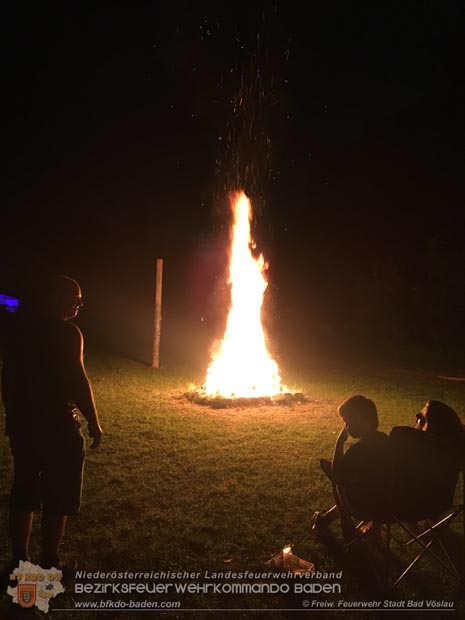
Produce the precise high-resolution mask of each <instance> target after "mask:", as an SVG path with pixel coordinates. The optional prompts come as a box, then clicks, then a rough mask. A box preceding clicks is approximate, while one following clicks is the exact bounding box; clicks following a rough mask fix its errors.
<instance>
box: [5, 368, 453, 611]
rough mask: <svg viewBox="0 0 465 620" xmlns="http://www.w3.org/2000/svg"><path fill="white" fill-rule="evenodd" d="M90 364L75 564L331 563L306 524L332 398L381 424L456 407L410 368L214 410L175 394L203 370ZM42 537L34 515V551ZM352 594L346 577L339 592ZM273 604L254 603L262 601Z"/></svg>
mask: <svg viewBox="0 0 465 620" xmlns="http://www.w3.org/2000/svg"><path fill="white" fill-rule="evenodd" d="M87 366H88V373H89V376H90V378H91V380H92V383H93V386H94V391H95V395H96V400H97V403H98V406H99V410H100V415H101V418H102V424H103V427H104V431H105V436H104V441H103V442H102V445H101V447H100V448H99V450H97V451H95V452H94V451H90V450H89V451H88V458H87V463H86V478H85V488H84V501H83V505H82V509H81V513H80V514H79V515H78V516H77V517H74V518H72V519H71V520H70V523H69V527H68V532H67V535H66V538H65V543H64V545H63V556H64V559H65V561H68V562H69V563H70V564H71V563H72V562H73V561H74V560H77V562H78V565H79V568H80V569H82V570H92V571H95V570H118V569H119V570H134V571H136V570H141V569H145V570H147V569H149V570H155V569H156V570H158V569H160V568H162V569H186V570H189V571H194V572H196V571H199V572H203V571H205V570H208V571H215V570H216V571H226V570H239V571H241V570H252V571H257V570H259V571H262V570H263V569H264V562H265V561H266V560H267V559H269V558H270V557H271V556H272V555H274V554H275V553H276V552H278V551H279V550H280V549H281V548H282V547H283V546H284V545H285V544H287V543H291V544H293V545H294V552H295V553H296V554H297V555H300V556H301V557H303V558H305V559H307V560H310V561H312V562H314V563H315V564H316V566H317V568H318V569H319V570H337V569H338V566H337V563H336V562H335V559H334V557H332V556H331V555H330V554H329V553H328V552H327V550H326V548H325V547H324V546H323V545H322V544H321V543H320V542H319V541H318V540H317V539H316V538H315V537H314V536H313V535H312V533H311V531H310V523H311V516H312V513H313V511H314V510H316V509H320V508H325V507H328V506H329V505H330V504H331V493H330V488H329V486H328V484H327V482H326V480H325V478H324V475H323V474H322V472H320V470H319V467H318V459H319V458H320V457H323V456H325V457H330V456H331V452H332V449H333V445H334V441H335V438H336V435H337V433H338V431H339V429H340V426H341V424H340V420H339V418H338V415H337V413H336V408H337V405H338V404H339V403H340V402H341V401H342V400H343V399H344V398H346V397H348V396H350V395H352V394H355V393H361V394H364V395H366V396H368V397H370V398H373V399H374V400H375V402H376V403H377V405H378V410H379V415H380V423H381V424H380V429H381V430H385V431H389V429H390V428H391V427H392V426H393V425H396V424H406V425H412V424H413V422H414V416H415V413H416V411H418V410H419V409H420V408H421V406H422V404H423V403H424V402H425V401H426V400H427V399H429V398H436V399H440V400H444V401H445V402H447V403H448V404H450V405H451V406H452V407H454V408H455V409H456V410H457V411H459V412H463V411H464V410H465V394H464V392H463V386H461V385H460V384H456V383H451V382H445V381H441V380H438V379H436V378H434V377H428V376H421V375H418V374H416V375H415V374H405V373H395V372H390V373H387V372H381V371H376V372H375V371H372V372H371V373H369V374H367V372H366V370H365V371H363V377H362V372H361V371H360V375H358V374H357V371H356V370H354V369H353V370H352V373H353V374H349V373H348V372H347V371H345V372H342V371H336V370H333V371H331V372H329V371H327V372H325V373H323V372H321V371H320V372H317V371H315V370H313V371H311V372H310V371H309V372H308V374H307V375H306V376H305V377H300V378H299V379H298V380H297V381H296V380H294V381H292V377H285V380H286V382H287V383H288V384H289V385H291V386H292V387H295V388H297V389H299V390H301V391H303V392H304V393H305V394H306V396H308V397H309V398H310V401H309V402H307V403H300V404H296V405H294V406H290V407H273V406H266V405H264V406H261V407H254V408H246V407H242V408H237V409H225V410H212V409H208V408H205V407H202V406H200V405H196V404H193V403H190V402H188V401H187V400H185V398H184V397H183V394H184V392H186V391H187V390H188V389H189V387H190V386H191V385H192V384H197V385H200V383H201V382H202V379H203V376H202V375H201V374H195V373H191V374H189V373H188V372H186V371H182V372H176V371H175V370H172V369H161V370H159V371H156V370H152V369H151V368H149V367H146V366H144V365H142V364H138V363H135V362H131V361H128V360H125V359H121V358H101V359H97V358H91V359H89V360H88V363H87ZM0 445H1V452H0V455H1V456H0V460H1V465H2V469H1V473H0V476H1V479H0V482H1V492H0V493H1V496H0V506H1V508H0V545H1V548H2V550H3V552H2V559H4V560H5V561H6V558H7V505H8V492H9V485H10V480H11V457H10V455H9V450H8V446H7V441H6V438H4V437H3V436H2V437H1V439H0ZM335 533H336V536H337V528H336V530H335ZM38 540H39V538H38V532H37V525H36V526H35V532H34V544H33V546H32V553H33V556H34V558H37V556H38V547H37V544H38ZM425 565H426V566H427V563H425ZM436 577H437V576H436ZM441 579H442V577H440V578H436V581H435V582H434V584H433V585H432V583H431V579H430V577H428V575H427V574H425V580H426V581H425V582H424V583H422V582H421V581H417V582H415V581H413V586H412V584H407V585H406V588H407V590H406V592H409V593H410V594H412V596H420V594H422V592H423V590H422V588H423V587H427V588H428V598H434V597H435V596H437V597H438V598H443V595H444V592H447V593H448V597H450V598H452V599H453V598H454V589H453V588H454V587H455V584H454V583H453V582H452V583H449V582H450V579H449V582H448V585H447V586H444V584H443V583H441V581H440V580H441ZM438 580H439V581H438ZM409 588H413V589H412V590H409ZM432 588H433V589H432ZM434 588H437V591H435V590H434ZM353 591H355V592H356V591H357V586H356V585H354V584H353V583H351V584H350V585H349V586H348V589H346V590H345V597H346V598H350V596H351V594H352V592H353ZM425 596H426V593H425ZM81 598H82V597H81ZM7 599H9V597H3V599H2V601H3V605H7V604H8V600H7ZM257 600H260V599H257V597H256V596H255V597H254V598H253V601H252V602H251V604H252V605H257V604H259V603H257ZM213 601H214V599H213V598H212V597H207V598H205V599H198V600H196V601H194V603H195V604H196V605H197V606H204V605H213ZM230 602H231V601H230ZM233 603H234V604H237V600H236V601H233ZM269 603H270V598H269V597H268V598H265V599H263V600H262V607H267V606H269ZM66 604H70V602H69V601H67V603H65V604H64V605H63V606H66ZM71 604H72V602H71ZM283 605H284V603H283V601H280V603H276V605H274V606H277V607H279V606H281V607H282V606H283ZM0 611H1V608H0ZM85 616H86V614H85V613H81V614H79V618H81V619H83V618H84V617H85ZM168 617H175V616H174V614H171V616H168ZM201 617H203V616H202V614H196V618H201ZM208 617H209V618H212V615H211V614H210V615H209V616H208ZM222 617H226V616H225V615H223V616H222ZM234 617H235V618H236V619H237V618H239V617H240V615H239V614H235V615H234ZM244 617H248V618H250V617H253V616H251V614H248V615H247V614H246V615H244ZM257 617H258V616H257ZM267 617H270V615H268V616H267ZM275 617H276V618H279V617H281V616H280V615H279V613H278V612H276V616H275ZM282 617H284V616H282ZM325 617H328V615H327V614H325ZM346 617H349V616H347V615H346Z"/></svg>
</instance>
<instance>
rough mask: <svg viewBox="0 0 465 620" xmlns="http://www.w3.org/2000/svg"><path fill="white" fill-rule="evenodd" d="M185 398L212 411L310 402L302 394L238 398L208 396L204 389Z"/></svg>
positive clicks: (289, 393)
mask: <svg viewBox="0 0 465 620" xmlns="http://www.w3.org/2000/svg"><path fill="white" fill-rule="evenodd" d="M184 396H185V397H186V398H187V400H190V401H191V402H192V403H195V404H196V405H204V406H206V407H211V408H212V409H230V408H232V407H260V406H262V405H277V406H281V407H283V406H288V407H289V406H293V405H298V404H299V403H306V402H309V400H308V398H307V397H306V396H305V395H304V394H303V393H302V392H282V393H280V394H275V395H274V396H257V397H246V396H242V397H239V398H236V397H234V396H231V397H227V396H221V395H219V394H218V395H216V396H212V395H210V394H207V393H206V392H205V390H204V389H203V388H198V389H194V390H190V391H188V392H185V394H184Z"/></svg>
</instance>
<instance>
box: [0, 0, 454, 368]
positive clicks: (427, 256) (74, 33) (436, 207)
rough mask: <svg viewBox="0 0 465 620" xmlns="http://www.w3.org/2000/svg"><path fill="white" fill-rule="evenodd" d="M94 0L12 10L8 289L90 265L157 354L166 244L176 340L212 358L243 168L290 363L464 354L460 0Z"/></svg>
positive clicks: (8, 8) (4, 283)
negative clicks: (159, 269) (157, 299)
mask: <svg viewBox="0 0 465 620" xmlns="http://www.w3.org/2000/svg"><path fill="white" fill-rule="evenodd" d="M94 4H95V6H92V5H91V4H90V3H89V4H86V3H56V4H54V3H50V4H49V3H47V4H46V5H45V6H44V5H43V4H42V3H41V4H40V5H33V4H32V3H23V2H5V3H3V4H2V8H1V9H0V10H1V13H2V16H1V21H2V23H3V28H4V30H5V32H4V33H3V35H2V41H3V44H2V45H3V51H2V62H3V65H4V66H3V70H2V82H3V87H2V91H3V102H4V104H6V106H5V107H4V110H3V113H2V118H3V124H4V127H3V131H2V136H3V137H2V143H3V147H4V151H5V152H4V154H5V162H6V163H5V166H4V173H5V181H4V183H2V188H1V193H2V204H3V207H2V212H1V267H0V292H3V293H9V294H13V295H19V296H21V295H22V294H23V291H24V290H25V288H26V287H27V286H28V282H30V280H31V279H34V278H37V277H41V276H42V275H43V274H46V273H49V272H58V273H64V274H67V275H69V276H71V277H74V278H76V279H77V280H78V281H79V282H80V283H81V286H82V288H83V292H84V297H85V304H86V306H85V308H84V309H83V311H82V313H81V316H80V318H79V323H80V324H81V325H82V326H83V328H84V330H85V333H86V335H87V341H88V343H89V344H91V345H92V344H103V345H105V346H106V347H111V348H114V349H117V350H121V351H123V352H126V353H128V354H131V355H137V356H139V357H142V358H144V359H148V356H149V354H150V344H151V329H152V309H153V295H154V293H153V286H154V278H155V273H154V269H155V261H156V258H158V257H162V258H164V261H165V273H164V300H163V326H164V331H163V335H162V361H165V362H168V361H170V360H177V361H186V362H192V361H195V362H196V363H198V364H205V363H206V361H207V358H208V346H209V343H210V341H211V339H212V338H213V337H214V336H215V335H221V326H222V324H223V323H224V319H225V312H226V309H225V306H224V299H225V282H224V268H225V264H226V262H225V261H226V257H225V247H226V243H227V227H228V208H227V200H226V193H227V190H229V189H235V188H239V187H244V188H245V189H246V191H248V193H249V194H250V196H251V198H252V201H253V204H254V209H255V222H254V230H255V235H256V238H257V240H258V243H259V246H260V248H261V249H262V250H263V251H264V253H265V255H266V257H267V259H268V261H269V263H270V268H269V278H270V286H269V294H268V297H267V301H266V308H265V316H266V321H267V324H268V326H269V330H270V336H271V342H272V347H273V349H274V350H275V351H276V353H277V355H278V356H279V357H280V358H281V359H283V360H284V361H285V363H289V364H291V363H293V362H298V363H300V362H301V361H305V360H306V359H308V358H312V357H313V358H316V357H318V356H319V355H321V356H326V357H328V356H329V357H330V356H336V357H337V356H350V355H354V354H357V355H362V356H368V358H372V359H373V360H375V361H389V362H392V361H395V362H405V361H407V360H413V361H414V362H415V363H421V364H425V365H428V364H429V365H431V364H434V365H435V366H437V367H438V368H441V369H443V370H449V371H460V370H463V369H465V361H464V346H463V345H464V336H465V327H464V324H465V322H464V320H463V317H464V310H465V287H464V273H465V250H464V243H463V236H464V235H463V232H464V225H463V219H464V218H463V215H462V210H463V204H464V191H463V189H464V186H463V174H462V166H463V144H464V115H463V110H464V107H463V106H464V99H465V98H464V83H463V60H462V59H463V57H464V56H465V54H464V52H465V50H464V49H463V47H464V43H463V42H464V37H463V23H464V17H465V16H464V5H463V3H462V2H458V1H457V2H454V1H452V0H437V1H434V0H432V1H429V2H426V1H418V2H416V1H411V0H406V1H403V2H395V1H394V2H392V1H389V2H388V1H383V2H376V3H365V2H324V3H323V2H321V3H316V2H315V3H309V4H308V6H307V7H306V8H305V9H304V8H302V7H301V6H300V5H299V4H298V3H292V2H286V3H284V2H278V3H273V2H268V3H267V2H258V3H253V6H250V5H249V4H248V3H210V2H200V3H188V2H163V3H157V2H137V3H133V2H111V3H110V2H99V3H94ZM202 319H203V320H202Z"/></svg>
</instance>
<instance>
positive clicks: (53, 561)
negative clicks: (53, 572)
mask: <svg viewBox="0 0 465 620" xmlns="http://www.w3.org/2000/svg"><path fill="white" fill-rule="evenodd" d="M29 302H30V303H29V307H25V308H24V309H23V310H22V311H21V313H18V318H17V321H16V325H15V326H14V327H13V329H12V330H11V333H10V334H9V335H8V337H7V342H6V350H5V355H4V361H3V372H2V398H3V402H4V405H5V411H6V433H7V435H8V436H9V438H10V444H11V450H12V454H13V458H14V480H13V486H12V490H11V497H10V538H11V544H12V550H13V561H12V565H14V566H18V563H19V561H20V560H28V559H29V539H30V535H31V529H32V521H33V513H34V510H38V509H40V507H42V557H41V561H40V564H41V566H42V567H43V568H51V567H52V566H54V567H59V566H60V565H61V563H60V557H59V546H60V543H61V541H62V538H63V535H64V533H65V528H66V522H67V518H68V515H71V514H75V513H77V512H78V510H79V506H80V501H81V491H82V475H83V467H84V456H85V442H84V437H83V436H82V434H81V431H80V422H79V417H80V416H79V412H81V413H82V415H83V416H84V418H85V419H86V420H87V423H88V431H89V435H90V437H91V438H92V439H93V443H92V445H91V447H92V448H96V447H97V446H98V445H99V443H100V440H101V436H102V428H101V426H100V423H99V418H98V413H97V409H96V406H95V402H94V397H93V394H92V388H91V385H90V383H89V379H88V378H87V374H86V371H85V367H84V361H83V336H82V333H81V331H80V329H79V328H78V327H77V326H76V325H74V324H73V323H72V322H70V319H73V318H74V317H75V316H76V315H77V314H78V312H79V309H80V308H81V307H82V305H83V303H82V295H81V289H80V287H79V284H78V283H77V282H76V281H75V280H72V279H71V278H67V277H65V276H55V277H53V278H49V279H47V280H46V282H45V283H43V284H42V285H41V286H40V287H39V288H38V287H37V286H36V290H35V292H34V294H33V295H32V297H31V299H30V300H29Z"/></svg>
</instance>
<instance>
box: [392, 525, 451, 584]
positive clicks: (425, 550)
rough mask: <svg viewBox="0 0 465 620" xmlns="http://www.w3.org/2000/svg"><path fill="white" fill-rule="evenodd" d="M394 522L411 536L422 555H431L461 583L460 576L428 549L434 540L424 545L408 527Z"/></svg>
mask: <svg viewBox="0 0 465 620" xmlns="http://www.w3.org/2000/svg"><path fill="white" fill-rule="evenodd" d="M396 521H397V523H398V525H399V526H400V527H401V528H402V529H403V530H404V531H405V532H407V533H408V534H409V535H410V536H412V538H414V539H415V540H416V542H417V543H418V544H419V545H420V547H422V548H423V553H424V552H428V553H429V554H430V555H431V556H432V557H433V558H434V559H435V560H436V562H438V564H440V565H441V566H442V568H444V570H446V571H447V572H448V573H449V575H452V576H453V577H455V578H456V579H458V580H459V582H461V581H462V578H461V577H460V576H458V575H457V574H456V572H454V571H452V570H451V569H450V567H449V566H448V565H447V564H446V563H445V562H444V561H443V560H442V559H441V558H440V557H439V556H438V555H437V554H436V553H434V552H433V551H432V550H431V549H430V547H431V544H432V542H433V540H434V539H433V540H430V541H429V542H428V544H425V543H424V542H423V541H422V540H421V539H420V538H417V537H416V536H415V534H414V533H413V532H412V531H411V530H410V528H408V527H407V526H406V525H405V523H402V522H401V521H399V520H398V519H396ZM421 555H423V554H421ZM421 555H420V557H421ZM419 559H420V558H419V557H418V558H416V559H415V560H414V562H415V563H416V561H418V560H419ZM454 568H455V567H454Z"/></svg>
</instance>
